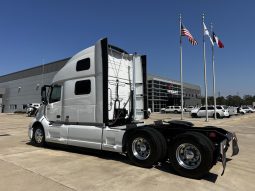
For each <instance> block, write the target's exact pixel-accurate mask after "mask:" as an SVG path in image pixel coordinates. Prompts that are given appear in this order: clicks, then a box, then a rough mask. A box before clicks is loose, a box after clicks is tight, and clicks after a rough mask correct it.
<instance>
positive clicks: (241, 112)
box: [237, 107, 246, 115]
mask: <svg viewBox="0 0 255 191" xmlns="http://www.w3.org/2000/svg"><path fill="white" fill-rule="evenodd" d="M237 113H239V114H242V115H244V114H245V113H246V111H245V110H244V109H243V108H242V107H238V108H237Z"/></svg>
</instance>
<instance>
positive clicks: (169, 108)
mask: <svg viewBox="0 0 255 191" xmlns="http://www.w3.org/2000/svg"><path fill="white" fill-rule="evenodd" d="M181 111H182V109H181V106H167V107H166V108H162V109H161V110H160V112H161V113H181Z"/></svg>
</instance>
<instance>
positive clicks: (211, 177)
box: [155, 161, 218, 183]
mask: <svg viewBox="0 0 255 191" xmlns="http://www.w3.org/2000/svg"><path fill="white" fill-rule="evenodd" d="M155 168H156V169H158V170H161V171H163V172H167V173H170V174H174V175H176V176H180V175H179V174H177V173H176V172H175V170H174V168H173V167H172V165H171V163H170V162H168V161H167V162H164V163H161V164H159V165H157V166H155ZM182 178H183V177H182ZM217 178H218V175H217V174H214V173H211V172H209V173H208V174H206V175H205V176H204V177H203V178H201V180H206V181H208V182H212V183H215V182H216V180H217Z"/></svg>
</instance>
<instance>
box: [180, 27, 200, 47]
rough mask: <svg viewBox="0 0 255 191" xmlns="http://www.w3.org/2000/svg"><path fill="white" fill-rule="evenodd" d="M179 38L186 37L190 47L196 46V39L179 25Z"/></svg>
mask: <svg viewBox="0 0 255 191" xmlns="http://www.w3.org/2000/svg"><path fill="white" fill-rule="evenodd" d="M181 36H186V37H188V39H189V42H190V43H191V44H192V45H197V44H198V43H197V41H196V39H194V37H193V36H192V34H190V32H189V30H188V29H186V28H185V27H184V26H183V25H181Z"/></svg>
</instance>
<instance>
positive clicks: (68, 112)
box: [62, 77, 103, 149]
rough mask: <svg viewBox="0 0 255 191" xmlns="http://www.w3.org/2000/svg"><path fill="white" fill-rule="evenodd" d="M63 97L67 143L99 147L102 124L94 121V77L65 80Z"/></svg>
mask: <svg viewBox="0 0 255 191" xmlns="http://www.w3.org/2000/svg"><path fill="white" fill-rule="evenodd" d="M63 97H64V99H63V112H62V113H63V119H64V122H65V125H66V126H67V127H68V144H69V145H74V146H81V147H86V148H93V149H101V143H102V130H103V124H100V123H97V122H96V114H95V113H96V112H95V111H96V87H95V77H87V78H80V79H74V80H67V81H65V82H64V96H63Z"/></svg>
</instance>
